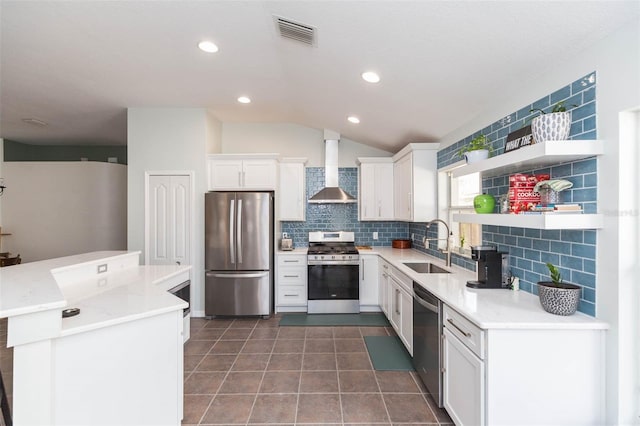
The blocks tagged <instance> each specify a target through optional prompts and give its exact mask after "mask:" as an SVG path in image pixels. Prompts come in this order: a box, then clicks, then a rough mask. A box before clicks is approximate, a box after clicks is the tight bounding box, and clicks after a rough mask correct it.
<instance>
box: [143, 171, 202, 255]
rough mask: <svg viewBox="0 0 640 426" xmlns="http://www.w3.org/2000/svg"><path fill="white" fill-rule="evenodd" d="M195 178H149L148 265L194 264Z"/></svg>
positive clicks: (179, 176) (172, 176)
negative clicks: (192, 184)
mask: <svg viewBox="0 0 640 426" xmlns="http://www.w3.org/2000/svg"><path fill="white" fill-rule="evenodd" d="M191 192H192V191H191V176H189V175H149V183H148V191H147V206H148V210H147V221H148V223H147V226H146V232H147V239H146V240H147V248H146V263H147V264H149V265H169V264H174V263H179V264H189V263H190V262H191V256H190V245H191V208H192V207H191Z"/></svg>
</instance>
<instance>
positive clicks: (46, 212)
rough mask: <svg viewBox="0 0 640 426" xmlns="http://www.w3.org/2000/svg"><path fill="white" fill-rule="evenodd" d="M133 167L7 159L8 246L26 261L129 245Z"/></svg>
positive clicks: (5, 214) (4, 243)
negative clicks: (128, 213)
mask: <svg viewBox="0 0 640 426" xmlns="http://www.w3.org/2000/svg"><path fill="white" fill-rule="evenodd" d="M126 169H127V166H124V165H121V164H112V163H99V162H85V161H77V162H66V161H65V162H7V163H4V164H2V170H3V177H4V181H5V185H6V186H7V189H6V190H5V192H4V195H3V196H2V201H3V204H2V210H3V211H2V217H3V230H4V232H8V233H11V234H12V235H11V236H6V237H3V240H2V248H3V249H4V250H5V251H10V252H12V253H19V254H20V256H21V257H22V259H23V262H33V261H36V260H42V259H50V258H55V257H61V256H68V255H72V254H79V253H85V252H91V251H97V250H123V249H125V247H126V235H127V234H126V232H127V222H126V220H127V218H126V202H127V195H126V192H127V182H126V177H127V170H126Z"/></svg>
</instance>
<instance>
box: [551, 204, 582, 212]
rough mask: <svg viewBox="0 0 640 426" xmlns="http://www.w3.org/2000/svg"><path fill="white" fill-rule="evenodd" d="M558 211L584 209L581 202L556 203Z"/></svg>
mask: <svg viewBox="0 0 640 426" xmlns="http://www.w3.org/2000/svg"><path fill="white" fill-rule="evenodd" d="M555 210H556V211H563V212H564V211H582V207H580V204H556V205H555Z"/></svg>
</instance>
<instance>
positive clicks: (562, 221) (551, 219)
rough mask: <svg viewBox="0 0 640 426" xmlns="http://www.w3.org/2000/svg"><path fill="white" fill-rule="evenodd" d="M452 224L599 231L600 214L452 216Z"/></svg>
mask: <svg viewBox="0 0 640 426" xmlns="http://www.w3.org/2000/svg"><path fill="white" fill-rule="evenodd" d="M453 220H454V222H459V223H479V224H481V225H496V226H512V227H516V228H532V229H600V228H602V227H603V226H604V215H601V214H571V213H559V214H473V213H471V214H454V215H453Z"/></svg>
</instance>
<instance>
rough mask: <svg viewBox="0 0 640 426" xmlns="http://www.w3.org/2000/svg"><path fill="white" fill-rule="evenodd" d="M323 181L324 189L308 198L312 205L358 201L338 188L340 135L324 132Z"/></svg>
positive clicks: (328, 131)
mask: <svg viewBox="0 0 640 426" xmlns="http://www.w3.org/2000/svg"><path fill="white" fill-rule="evenodd" d="M324 139H325V141H324V144H325V152H324V181H325V187H324V188H322V189H321V190H320V191H319V192H318V193H317V194H315V195H314V196H313V197H311V198H309V203H312V204H330V203H334V204H335V203H356V202H357V201H358V200H357V199H356V198H355V197H353V196H352V195H351V194H349V193H348V192H346V191H345V190H343V189H342V188H340V187H339V186H338V143H339V141H340V135H339V134H338V133H336V132H332V131H330V130H325V131H324Z"/></svg>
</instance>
